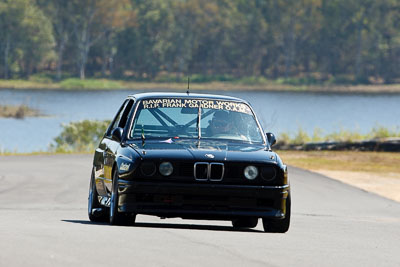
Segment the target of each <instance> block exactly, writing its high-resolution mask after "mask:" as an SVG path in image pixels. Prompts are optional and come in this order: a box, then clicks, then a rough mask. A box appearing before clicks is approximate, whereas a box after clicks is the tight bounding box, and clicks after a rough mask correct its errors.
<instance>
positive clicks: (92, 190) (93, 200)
mask: <svg viewBox="0 0 400 267" xmlns="http://www.w3.org/2000/svg"><path fill="white" fill-rule="evenodd" d="M98 196H99V194H98V193H97V190H96V182H95V179H94V170H92V175H91V177H90V185H89V197H88V216H89V220H91V221H92V222H105V221H106V220H107V214H106V209H105V207H102V206H101V204H100V203H99V198H98Z"/></svg>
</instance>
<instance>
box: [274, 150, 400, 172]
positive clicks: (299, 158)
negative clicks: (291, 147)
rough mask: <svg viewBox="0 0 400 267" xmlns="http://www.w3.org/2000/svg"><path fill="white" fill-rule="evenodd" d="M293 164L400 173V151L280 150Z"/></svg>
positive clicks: (309, 167) (319, 167) (308, 167)
mask: <svg viewBox="0 0 400 267" xmlns="http://www.w3.org/2000/svg"><path fill="white" fill-rule="evenodd" d="M278 153H279V155H280V156H281V158H282V159H283V161H284V162H285V163H286V164H288V165H291V166H295V167H299V168H303V169H307V170H311V171H318V170H330V171H348V172H372V173H375V174H385V173H386V174H389V173H400V164H399V162H400V153H390V152H355V151H278Z"/></svg>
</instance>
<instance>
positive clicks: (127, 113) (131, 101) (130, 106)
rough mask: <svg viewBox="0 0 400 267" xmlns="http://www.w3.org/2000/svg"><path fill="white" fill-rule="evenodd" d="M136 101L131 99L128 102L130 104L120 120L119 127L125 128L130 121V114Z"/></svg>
mask: <svg viewBox="0 0 400 267" xmlns="http://www.w3.org/2000/svg"><path fill="white" fill-rule="evenodd" d="M133 103H134V101H133V100H132V99H130V100H129V101H128V104H126V107H125V109H124V112H123V113H122V116H121V118H120V120H119V123H118V127H121V128H125V125H126V122H127V121H128V117H129V113H130V112H131V109H132V106H133Z"/></svg>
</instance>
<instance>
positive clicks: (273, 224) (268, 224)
mask: <svg viewBox="0 0 400 267" xmlns="http://www.w3.org/2000/svg"><path fill="white" fill-rule="evenodd" d="M290 214H291V199H290V193H289V195H288V197H287V199H286V215H285V218H284V219H282V220H273V219H269V218H263V219H262V222H263V227H264V231H265V232H267V233H286V232H287V231H288V230H289V227H290Z"/></svg>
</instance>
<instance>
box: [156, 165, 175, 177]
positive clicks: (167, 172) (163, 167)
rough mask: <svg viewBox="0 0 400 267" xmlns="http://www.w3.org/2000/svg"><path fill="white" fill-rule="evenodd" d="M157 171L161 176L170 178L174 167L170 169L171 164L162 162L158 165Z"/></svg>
mask: <svg viewBox="0 0 400 267" xmlns="http://www.w3.org/2000/svg"><path fill="white" fill-rule="evenodd" d="M158 170H159V171H160V173H161V174H162V175H164V176H170V175H171V174H172V172H173V171H174V167H172V164H171V162H163V163H161V164H160V167H158Z"/></svg>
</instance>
